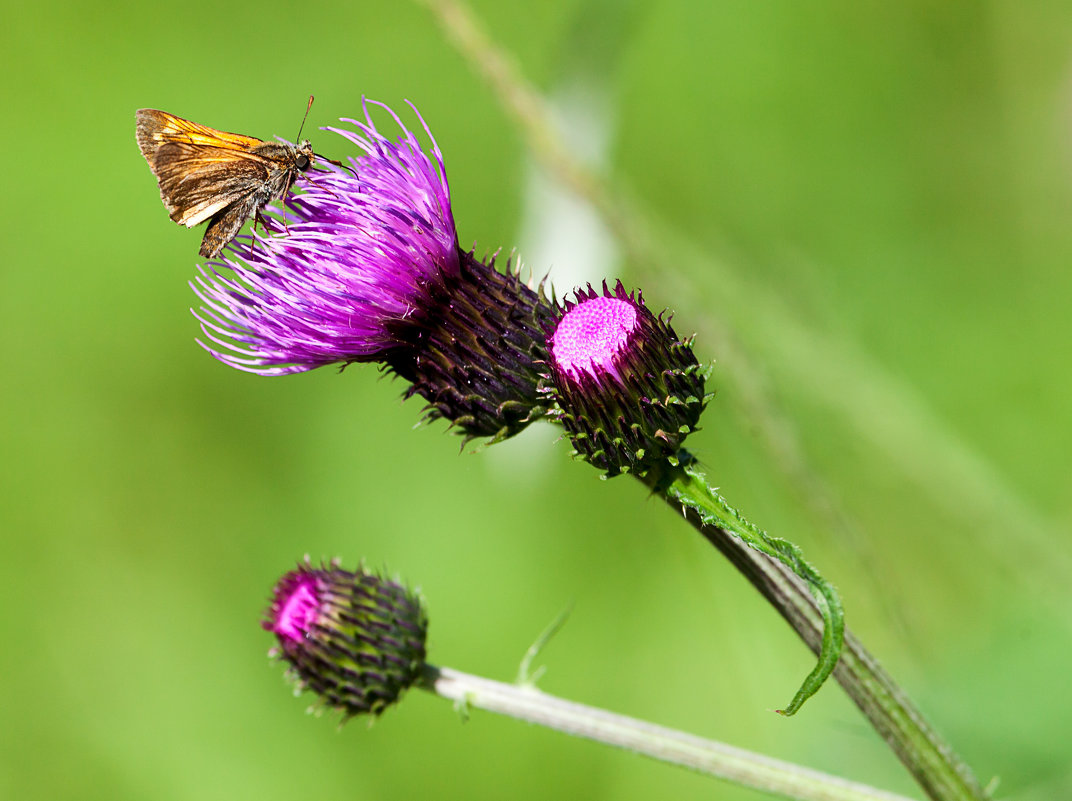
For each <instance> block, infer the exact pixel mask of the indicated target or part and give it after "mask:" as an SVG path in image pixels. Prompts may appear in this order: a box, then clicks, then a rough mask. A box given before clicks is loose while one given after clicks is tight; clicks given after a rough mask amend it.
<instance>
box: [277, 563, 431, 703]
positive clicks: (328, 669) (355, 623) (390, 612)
mask: <svg viewBox="0 0 1072 801" xmlns="http://www.w3.org/2000/svg"><path fill="white" fill-rule="evenodd" d="M263 625H264V628H266V629H267V630H268V631H271V632H273V633H274V634H275V635H276V638H277V640H278V642H279V648H278V654H279V655H280V656H282V658H283V659H284V660H286V662H288V663H289V665H290V667H291V672H292V677H293V678H294V679H295V680H296V683H297V685H298V687H299V688H300V689H303V690H304V689H309V690H313V691H314V692H315V693H317V694H318V695H319V696H320V699H321V701H322V702H323V704H324V705H325V706H328V707H332V708H335V709H340V710H342V711H343V713H344V714H345V715H346V716H347V717H352V716H354V715H360V714H363V713H371V714H373V715H379V714H380V713H381V712H383V710H384V709H386V708H387V707H388V706H390V705H391V704H392V703H394V702H395V701H396V700H398V698H399V696H400V695H401V694H402V692H403V691H404V690H405V689H407V688H408V687H410V686H411V685H412V684H413V683H414V682H415V681H416V680H417V679H418V678H419V677H420V675H421V670H422V668H423V666H424V657H425V651H424V642H425V637H426V636H427V632H428V620H427V616H426V614H425V611H424V607H423V606H422V604H421V602H420V599H419V598H418V597H417V596H416V595H415V594H414V593H412V592H410V591H408V590H407V589H406V588H405V587H402V586H401V585H400V584H397V583H395V582H393V581H389V580H387V579H385V578H383V577H382V576H379V575H377V574H375V573H371V572H369V571H367V570H365V569H364V567H362V568H359V569H358V571H357V572H356V573H351V572H349V571H347V570H343V569H342V568H340V567H339V566H338V565H337V564H335V563H332V564H331V565H330V566H328V567H324V568H320V569H314V568H313V567H312V566H311V565H310V564H309V563H308V562H306V563H305V564H302V565H299V566H298V568H297V569H296V570H292V571H291V572H289V573H287V574H286V575H284V576H283V577H282V578H281V579H280V580H279V581H278V583H277V584H276V586H275V590H274V592H273V597H272V605H271V607H270V608H269V610H268V612H267V615H266V617H265V620H264V623H263Z"/></svg>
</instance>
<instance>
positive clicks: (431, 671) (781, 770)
mask: <svg viewBox="0 0 1072 801" xmlns="http://www.w3.org/2000/svg"><path fill="white" fill-rule="evenodd" d="M418 686H421V687H422V688H423V689H426V690H429V691H431V692H434V693H435V694H436V695H439V696H441V697H443V698H448V699H451V700H453V701H454V702H455V703H456V704H459V705H461V706H463V707H475V708H477V709H484V710H487V711H489V712H497V713H499V714H504V715H509V716H511V717H514V718H517V719H519V720H525V721H528V722H530V723H536V724H539V725H541V726H547V727H548V728H551V729H555V730H557V731H561V732H565V733H567V734H572V735H574V736H576V737H584V738H586V739H589V740H595V741H596V742H600V743H604V744H606V745H613V746H615V747H617V748H623V749H625V750H628V751H633V752H635V753H638V754H643V755H644V756H647V757H651V758H652V759H657V760H660V761H662V762H669V763H671V764H674V765H681V766H683V767H686V768H689V769H691V770H695V771H697V772H699V773H705V774H707V775H709V776H715V777H717V778H720V779H725V780H727V781H730V782H733V783H735V784H739V785H742V786H745V787H751V788H753V789H756V790H760V791H763V792H767V793H771V794H772V795H778V796H782V797H784V798H793V799H798V801H911V799H908V798H906V797H904V796H900V795H895V794H893V793H888V792H885V791H884V790H878V789H875V788H874V787H868V786H867V785H863V784H858V783H856V782H850V781H847V780H845V779H842V778H839V777H837V776H831V775H829V774H825V773H820V772H819V771H815V770H812V769H810V768H805V767H802V766H800V765H793V764H791V763H789V762H782V761H780V760H777V759H771V758H770V757H767V756H764V755H763V754H756V753H753V752H750V751H745V750H742V749H740V748H734V747H733V746H730V745H726V744H725V743H720V742H717V741H715V740H706V739H703V738H702V737H695V736H693V735H690V734H685V733H684V732H680V731H676V730H674V729H668V728H665V727H663V726H656V725H654V724H652V723H648V722H646V721H642V720H636V719H635V718H629V717H625V716H624V715H615V714H613V713H611V712H607V711H606V710H603V709H597V708H595V707H590V706H584V705H583V704H575V703H573V702H571V701H565V700H563V699H561V698H556V697H555V696H553V695H548V694H547V693H544V692H541V691H539V690H537V689H535V688H533V687H531V686H518V685H515V684H504V683H502V682H498V681H492V680H491V679H485V678H481V677H479V676H471V675H469V674H466V673H461V672H459V671H456V670H451V669H450V668H437V667H434V666H432V665H425V667H424V675H423V676H422V678H421V680H420V684H419V685H418Z"/></svg>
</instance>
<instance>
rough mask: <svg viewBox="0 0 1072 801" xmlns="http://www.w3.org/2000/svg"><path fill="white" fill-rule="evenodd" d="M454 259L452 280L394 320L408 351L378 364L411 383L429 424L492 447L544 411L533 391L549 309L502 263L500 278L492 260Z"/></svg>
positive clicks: (431, 289)
mask: <svg viewBox="0 0 1072 801" xmlns="http://www.w3.org/2000/svg"><path fill="white" fill-rule="evenodd" d="M458 260H459V271H458V275H457V276H456V277H452V278H451V280H450V281H449V282H447V281H444V282H443V283H442V284H440V285H438V286H435V287H432V286H429V288H428V291H427V299H426V302H425V306H424V308H423V309H421V310H420V312H421V313H420V314H419V315H415V316H414V318H413V319H411V320H403V321H400V322H399V324H398V331H397V334H396V336H397V338H398V339H399V340H401V341H405V342H406V343H407V347H404V348H399V349H397V350H395V351H394V352H392V353H391V354H389V355H388V357H387V358H386V360H385V361H386V364H387V365H388V367H389V368H390V370H391V371H392V372H394V373H396V374H397V375H399V376H400V377H402V378H404V379H406V380H407V381H409V382H410V383H411V384H412V386H411V387H410V388H409V389H408V390H407V392H406V397H411V396H413V395H420V396H421V397H422V398H424V399H425V400H426V401H427V402H428V406H427V408H426V412H427V417H428V418H429V419H431V420H435V419H437V418H444V419H446V420H447V421H449V422H450V423H451V424H452V425H454V426H456V427H457V428H458V429H459V431H460V433H461V434H463V436H465V437H466V439H472V438H474V437H491V438H492V441H493V442H494V441H498V440H501V439H504V438H506V437H509V436H512V435H514V434H516V433H518V432H519V431H520V430H521V429H523V428H524V427H525V426H527V425H528V424H529V423H530V422H532V421H533V420H536V419H539V418H540V417H542V416H543V415H544V413H545V411H546V408H545V400H544V398H543V397H542V396H541V394H540V392H539V389H538V387H539V382H540V377H541V375H542V368H541V366H540V365H541V364H542V363H543V362H544V361H545V360H546V358H547V352H546V349H545V344H544V329H545V328H546V327H547V325H549V324H550V321H551V316H552V309H551V307H550V305H549V304H548V303H547V302H546V301H545V300H544V298H543V297H541V295H540V294H539V293H538V292H536V291H534V290H532V289H530V288H529V287H528V286H526V285H525V283H524V282H523V281H522V280H521V278H520V276H519V275H518V272H517V271H516V270H511V268H510V265H509V264H507V267H506V272H505V273H500V272H499V271H498V270H497V269H496V268H495V258H494V256H493V257H492V258H491V259H489V260H487V261H482V260H480V259H478V258H476V257H475V255H474V254H473V253H472V252H464V251H459V259H458Z"/></svg>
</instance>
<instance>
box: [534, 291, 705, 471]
mask: <svg viewBox="0 0 1072 801" xmlns="http://www.w3.org/2000/svg"><path fill="white" fill-rule="evenodd" d="M556 318H557V319H556V321H555V323H554V325H553V327H552V328H551V329H550V332H549V334H548V337H547V348H548V351H549V353H550V360H549V364H550V375H549V376H546V377H545V380H544V382H543V384H542V385H541V388H542V391H543V392H544V393H545V394H546V395H547V396H548V398H549V399H550V400H553V402H554V403H555V411H554V412H553V416H554V417H556V418H557V419H558V420H559V421H560V422H561V423H562V425H563V427H564V428H565V429H566V432H567V433H568V434H569V436H570V440H571V441H572V442H573V447H574V448H575V450H576V452H577V454H579V455H580V456H582V457H584V458H585V459H587V460H588V461H590V462H591V463H592V464H593V465H595V466H596V467H598V468H599V469H601V470H605V471H607V473H608V475H616V474H618V473H622V472H626V471H632V472H638V473H644V472H646V471H647V470H649V469H651V468H652V467H655V466H657V465H659V464H661V463H664V462H666V461H667V460H668V459H673V458H676V456H677V453H678V450H679V449H680V447H681V445H682V443H683V442H684V440H685V437H686V436H688V434H689V433H691V432H692V431H694V430H696V428H697V424H698V422H699V419H700V414H701V413H702V412H703V409H704V406H705V405H706V404H707V401H708V400H709V398H710V396H709V395H707V394H705V392H704V385H705V379H706V376H705V373H704V371H703V369H702V368H701V367H700V365H699V363H698V362H697V361H696V356H695V355H693V352H692V346H691V341H689V340H681V339H679V338H678V336H677V334H675V333H674V329H673V328H671V327H670V324H669V322H668V321H666V320H663V318H662V316H661V315H660V316H658V317H656V316H655V315H654V314H652V313H651V311H649V310H648V308H647V306H645V305H644V299H643V297H642V296H641V295H640V294H639V293H635V294H633V293H628V292H626V291H625V287H623V286H622V283H621V281H619V282H618V283H617V284H616V285H615V287H614V289H613V290H611V289H609V288H608V287H607V285H606V283H605V282H604V284H603V291H602V293H600V292H599V291H597V290H595V289H593V288H592V287H591V286H589V287H588V290H587V291H585V290H578V292H577V293H576V296H575V299H574V300H573V301H570V302H567V303H566V304H565V305H564V306H562V307H560V308H559V309H558V310H557V315H556ZM548 379H549V380H548Z"/></svg>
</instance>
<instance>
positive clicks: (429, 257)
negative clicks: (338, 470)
mask: <svg viewBox="0 0 1072 801" xmlns="http://www.w3.org/2000/svg"><path fill="white" fill-rule="evenodd" d="M375 105H381V104H375ZM382 107H383V108H386V106H382ZM387 111H388V113H390V114H391V116H392V118H393V119H394V121H395V122H396V123H397V124H398V126H399V127H400V128H401V129H402V136H401V138H400V139H399V140H398V141H397V142H393V141H391V140H390V139H388V138H387V137H385V136H384V135H383V134H381V133H380V132H379V131H378V130H377V129H376V126H375V124H374V123H373V122H372V118H371V116H370V115H369V112H368V108H367V105H366V109H365V121H364V122H359V121H357V120H344V122H350V123H352V124H353V125H354V126H355V128H356V131H352V130H346V129H342V128H329V129H328V130H331V131H334V132H335V133H338V134H339V135H341V136H344V137H345V138H346V139H348V140H349V141H351V142H352V143H354V144H355V145H357V146H358V147H359V148H361V150H363V151H364V153H365V154H364V155H362V156H358V157H357V158H351V159H350V160H349V162H350V165H351V166H352V168H353V170H354V172H355V173H356V175H357V176H358V177H356V178H355V177H354V176H353V175H350V174H349V173H347V172H346V171H344V170H338V169H336V170H332V171H330V172H322V173H318V174H317V175H316V177H315V178H311V177H309V176H306V180H305V182H304V188H305V190H306V191H305V192H304V193H302V194H300V195H294V196H292V197H290V198H289V199H288V200H287V204H286V211H285V212H280V211H278V210H276V209H273V211H276V212H277V215H278V216H279V217H280V219H281V220H283V221H285V227H284V226H283V225H280V224H279V223H278V222H274V224H273V225H272V229H273V230H274V231H275V234H274V235H267V236H264V235H254V236H253V237H251V238H249V239H246V238H243V239H246V241H244V242H239V241H238V240H236V241H235V242H234V243H232V244H231V245H230V246H229V247H228V249H227V252H228V254H229V256H230V258H229V259H227V260H226V261H225V262H223V263H222V264H216V263H211V264H210V265H209V267H208V269H205V268H201V275H200V276H198V277H197V279H196V282H195V283H194V284H192V285H193V289H194V292H196V293H197V295H198V297H199V298H200V299H201V300H202V301H203V303H204V304H205V305H204V306H203V307H202V309H201V310H200V312H195V316H197V318H198V320H200V322H201V325H202V328H203V330H204V332H205V336H206V337H208V338H209V339H210V340H211V341H212V342H214V343H215V344H216V345H218V346H220V348H219V349H214V348H213V347H211V346H209V345H206V344H205V343H201V344H202V345H203V346H204V347H205V348H206V350H208V351H209V352H210V353H212V355H213V356H215V357H216V358H217V359H219V360H220V361H222V362H224V363H225V364H229V365H231V366H232V367H236V368H238V369H240V370H248V371H250V372H256V373H260V374H262V375H284V374H286V373H294V372H300V371H303V370H311V369H313V368H315V367H320V366H322V365H325V364H333V363H348V362H365V361H378V360H380V359H382V358H383V357H384V355H385V354H386V353H387V352H389V351H390V350H391V349H393V348H397V347H400V346H401V345H403V344H404V340H403V339H402V338H401V337H400V335H399V332H398V327H399V325H400V324H401V325H403V326H404V323H405V321H406V320H408V319H410V318H411V317H412V316H413V315H414V314H415V313H416V312H417V311H418V310H419V309H420V308H421V306H422V305H423V304H424V303H425V298H424V296H425V294H426V293H427V292H428V287H429V285H430V284H437V283H441V282H443V281H449V280H451V279H453V278H455V277H456V276H457V275H458V272H459V252H458V247H457V232H456V231H455V227H454V217H453V215H452V213H451V208H450V188H449V186H448V185H447V179H446V172H445V170H444V167H443V157H442V154H441V153H440V151H439V147H438V145H436V143H435V139H434V138H432V152H433V154H434V157H435V163H433V162H432V161H431V160H430V159H429V158H428V156H426V155H425V153H424V151H423V150H422V149H421V146H420V143H419V142H418V141H417V138H416V137H415V136H414V134H413V133H412V132H411V131H409V130H407V129H406V128H405V126H403V125H402V122H401V120H400V119H399V118H398V117H397V116H396V115H395V114H394V112H391V111H390V109H387ZM414 112H415V113H416V109H414ZM417 116H418V119H420V115H419V114H418V115H417ZM421 124H422V126H424V130H425V132H426V133H428V136H429V137H430V138H431V132H429V131H428V128H427V126H426V125H424V121H423V120H421ZM221 267H226V268H228V269H229V270H231V271H232V272H233V273H234V275H233V277H232V276H230V275H227V274H225V273H223V272H221V271H220V268H221Z"/></svg>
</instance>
